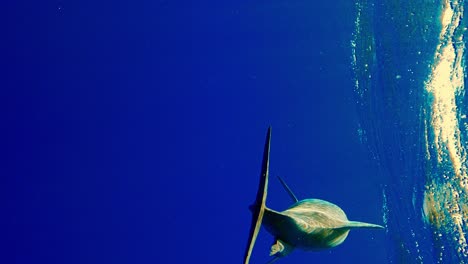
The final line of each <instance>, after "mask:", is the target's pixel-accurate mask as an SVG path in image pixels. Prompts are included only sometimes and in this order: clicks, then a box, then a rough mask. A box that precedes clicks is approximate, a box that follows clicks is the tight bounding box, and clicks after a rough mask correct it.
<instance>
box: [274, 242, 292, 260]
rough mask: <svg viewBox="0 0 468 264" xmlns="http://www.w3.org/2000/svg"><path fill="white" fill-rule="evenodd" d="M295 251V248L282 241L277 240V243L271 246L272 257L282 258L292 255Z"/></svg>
mask: <svg viewBox="0 0 468 264" xmlns="http://www.w3.org/2000/svg"><path fill="white" fill-rule="evenodd" d="M293 249H294V247H293V246H291V245H289V244H287V243H285V242H284V241H281V240H280V239H277V240H276V241H275V243H274V244H273V245H272V246H271V249H270V256H274V257H276V258H282V257H285V256H287V255H288V254H289V253H291V252H292V251H293Z"/></svg>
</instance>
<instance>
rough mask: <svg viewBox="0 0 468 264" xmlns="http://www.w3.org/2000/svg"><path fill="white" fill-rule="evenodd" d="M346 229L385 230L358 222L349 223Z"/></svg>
mask: <svg viewBox="0 0 468 264" xmlns="http://www.w3.org/2000/svg"><path fill="white" fill-rule="evenodd" d="M345 227H346V228H349V229H354V228H373V229H385V227H383V226H381V225H375V224H370V223H364V222H358V221H349V222H348V223H347V224H346V225H345Z"/></svg>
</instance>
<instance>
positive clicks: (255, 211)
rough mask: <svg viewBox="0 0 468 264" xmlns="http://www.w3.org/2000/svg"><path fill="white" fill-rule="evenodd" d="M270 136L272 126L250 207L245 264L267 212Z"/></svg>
mask: <svg viewBox="0 0 468 264" xmlns="http://www.w3.org/2000/svg"><path fill="white" fill-rule="evenodd" d="M270 138H271V127H269V128H268V131H267V135H266V139H265V147H264V149H263V161H262V171H261V173H260V183H259V185H258V190H257V197H256V199H255V202H254V203H253V204H252V205H251V206H250V207H249V208H250V210H251V211H252V222H251V224H250V232H249V240H248V242H247V247H246V249H245V254H244V264H248V263H249V261H250V256H251V255H252V250H253V247H254V245H255V240H256V239H257V235H258V232H259V230H260V226H261V225H262V220H263V214H264V213H265V202H266V197H267V191H268V175H269V166H270Z"/></svg>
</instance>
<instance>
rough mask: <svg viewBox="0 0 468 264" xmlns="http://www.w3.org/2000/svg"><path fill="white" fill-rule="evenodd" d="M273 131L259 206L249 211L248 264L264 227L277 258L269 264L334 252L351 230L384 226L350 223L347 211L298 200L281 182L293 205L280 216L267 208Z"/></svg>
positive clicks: (265, 153) (265, 157)
mask: <svg viewBox="0 0 468 264" xmlns="http://www.w3.org/2000/svg"><path fill="white" fill-rule="evenodd" d="M270 139H271V127H269V128H268V131H267V135H266V140H265V146H264V149H263V161H262V169H261V173H260V182H259V185H258V190H257V197H256V199H255V202H254V203H253V204H252V205H251V206H250V207H249V209H250V211H251V212H252V221H251V225H250V232H249V238H248V242H247V247H246V249H245V254H244V264H248V263H249V261H250V257H251V255H252V251H253V247H254V245H255V241H256V239H257V236H258V233H259V231H260V226H261V225H263V226H264V227H265V229H266V230H267V231H268V232H269V233H270V234H271V235H273V237H274V242H273V245H272V246H271V249H270V256H272V257H273V258H272V259H271V260H270V262H269V263H272V262H274V261H276V260H278V259H279V258H281V257H284V256H287V255H288V254H289V253H291V252H292V251H293V250H294V249H295V248H300V249H302V250H309V251H318V250H323V249H327V248H332V247H336V246H338V245H340V244H341V243H343V242H344V240H345V239H346V237H347V236H348V233H349V231H350V230H351V229H358V228H375V229H383V228H384V227H383V226H381V225H375V224H369V223H364V222H357V221H350V220H348V218H347V217H346V214H345V213H344V211H343V210H342V209H341V208H340V207H338V206H337V205H335V204H332V203H330V202H327V201H324V200H320V199H304V200H298V199H297V196H296V195H295V194H294V193H293V191H292V190H291V189H290V188H289V186H288V185H287V184H286V182H285V181H284V180H283V179H281V178H280V177H278V178H279V180H280V182H281V184H282V186H283V187H284V189H285V190H286V192H287V193H288V195H289V196H290V198H291V200H292V202H293V204H292V205H291V206H290V207H289V208H288V209H286V210H284V211H282V212H279V211H275V210H273V209H270V208H268V207H266V205H265V202H266V197H267V192H268V178H269V165H270Z"/></svg>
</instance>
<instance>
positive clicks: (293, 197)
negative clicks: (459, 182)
mask: <svg viewBox="0 0 468 264" xmlns="http://www.w3.org/2000/svg"><path fill="white" fill-rule="evenodd" d="M278 179H279V180H280V182H281V185H283V187H284V189H285V190H286V192H288V194H289V196H290V197H291V199H292V200H293V202H294V203H297V202H298V201H299V200H298V199H297V197H296V195H294V193H293V192H292V191H291V188H289V186H288V185H287V184H286V182H285V181H284V180H283V179H282V178H281V177H280V176H278Z"/></svg>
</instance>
